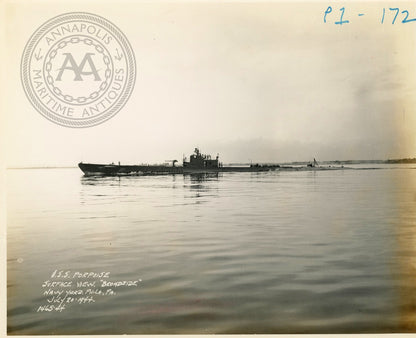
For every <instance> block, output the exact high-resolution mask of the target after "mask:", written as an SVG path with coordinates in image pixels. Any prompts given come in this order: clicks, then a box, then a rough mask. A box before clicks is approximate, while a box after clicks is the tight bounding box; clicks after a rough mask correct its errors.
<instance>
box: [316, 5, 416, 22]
mask: <svg viewBox="0 0 416 338" xmlns="http://www.w3.org/2000/svg"><path fill="white" fill-rule="evenodd" d="M365 14H366V13H352V12H348V13H347V9H346V8H345V7H341V8H339V11H337V10H336V9H333V8H332V7H331V6H328V7H327V8H326V10H325V12H324V15H323V19H324V23H327V22H329V21H330V20H333V23H334V24H336V25H340V26H342V25H344V24H347V23H350V22H351V20H350V19H349V18H354V17H363V16H365ZM409 16H410V13H409V11H408V10H407V9H403V8H398V7H394V8H392V7H389V8H383V9H382V10H381V11H380V23H381V24H384V22H385V21H386V22H390V23H391V24H392V25H394V24H395V23H410V22H416V18H413V17H409ZM347 18H348V19H347Z"/></svg>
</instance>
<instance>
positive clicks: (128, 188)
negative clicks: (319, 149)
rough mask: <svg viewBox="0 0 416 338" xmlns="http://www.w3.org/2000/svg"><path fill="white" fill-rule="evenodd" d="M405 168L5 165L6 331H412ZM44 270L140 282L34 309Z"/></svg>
mask: <svg viewBox="0 0 416 338" xmlns="http://www.w3.org/2000/svg"><path fill="white" fill-rule="evenodd" d="M415 191H416V170H411V169H406V167H405V166H403V167H401V169H394V170H360V171H354V170H352V171H322V172H281V173H279V172H270V173H268V172H267V173H223V174H219V175H218V174H217V175H215V174H214V175H202V176H201V175H198V176H195V175H176V176H175V175H172V176H169V175H167V176H134V177H129V176H123V177H100V176H87V177H85V176H82V175H81V173H80V172H79V170H77V169H48V170H46V169H45V170H10V171H9V172H8V238H7V241H8V248H7V250H8V264H7V269H8V277H7V283H8V288H7V290H8V332H9V334H52V333H55V334H104V333H107V334H123V333H126V334H139V333H142V334H144V333H148V334H151V333H171V334H173V333H318V332H319V333H329V332H335V333H339V332H344V333H348V332H397V331H404V332H412V331H415V319H416V318H415V305H414V304H415V301H416V296H415V295H416V294H415V287H416V286H415V284H414V271H415V268H416V263H415V257H416V256H415V250H416V249H415V248H416V246H415V244H416V232H415V225H416V217H415V216H416V208H415V204H416V196H415ZM54 269H69V270H72V271H91V270H92V271H110V272H111V274H112V276H113V277H114V278H116V279H125V280H134V279H139V278H140V279H141V280H142V281H143V282H142V283H141V284H140V287H138V288H125V289H123V290H120V291H119V292H118V293H117V295H116V296H114V297H112V298H103V299H101V300H100V301H99V302H96V303H94V304H86V305H84V306H72V307H69V308H68V309H67V310H65V311H64V312H62V313H58V312H51V313H37V312H36V311H35V310H36V308H37V306H38V305H39V303H40V302H41V301H42V299H43V298H42V288H41V285H42V282H43V281H44V280H45V279H47V278H48V276H50V273H51V271H53V270H54Z"/></svg>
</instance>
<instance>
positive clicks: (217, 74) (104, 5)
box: [2, 0, 416, 167]
mask: <svg viewBox="0 0 416 338" xmlns="http://www.w3.org/2000/svg"><path fill="white" fill-rule="evenodd" d="M115 3H116V2H114V3H113V4H112V3H111V2H108V1H106V2H99V1H89V2H88V1H84V2H81V1H72V2H66V1H53V2H52V1H36V0H35V1H30V2H29V1H10V0H9V1H6V5H5V7H6V12H5V16H6V23H5V24H6V46H7V50H6V51H5V52H4V53H5V56H4V57H5V60H6V62H5V63H6V67H5V68H6V73H5V77H6V81H3V88H2V92H3V93H5V102H3V108H2V110H3V112H2V114H3V117H5V118H4V120H5V123H4V124H3V126H2V127H3V130H4V133H3V134H4V139H5V142H6V145H5V149H6V152H5V156H6V165H7V166H9V167H16V166H55V165H56V166H73V165H76V164H77V163H78V162H80V161H83V162H99V163H110V162H117V161H121V163H125V164H128V163H129V164H136V163H162V162H164V161H165V160H171V159H178V160H181V159H182V156H183V154H185V155H189V154H190V153H191V152H192V151H193V149H194V148H195V147H197V146H198V147H199V148H200V149H201V151H202V152H204V153H209V154H212V155H216V154H217V153H219V154H220V158H221V160H222V161H223V162H224V163H229V162H248V161H253V162H287V161H308V160H311V159H313V158H316V159H317V160H348V159H388V158H404V157H416V133H415V129H416V96H415V95H414V94H415V93H416V58H415V56H416V34H415V32H416V30H415V27H416V22H413V23H406V24H403V23H401V19H400V17H399V18H398V19H397V21H396V23H395V24H394V25H393V24H392V19H393V17H394V13H393V12H392V11H390V10H388V6H387V11H386V12H385V21H384V23H383V24H381V18H382V13H383V3H370V2H344V3H342V6H344V8H345V12H344V19H345V20H346V19H348V20H349V21H350V22H349V23H348V24H343V25H337V24H335V23H334V22H335V21H337V20H339V17H340V13H341V12H340V8H341V3H340V2H333V3H328V2H325V3H322V2H311V1H309V2H292V3H288V2H269V3H254V2H247V1H246V2H237V1H231V2H222V3H220V2H202V1H195V2H175V1H169V2H162V1H154V2H149V1H147V2H139V1H136V2H134V1H118V2H117V5H114V4H115ZM329 4H330V5H331V6H332V9H333V11H332V13H330V14H328V15H327V17H326V19H327V22H326V23H324V13H325V10H326V9H327V7H328V5H329ZM384 6H385V5H384ZM395 6H397V7H400V8H401V9H403V10H404V9H407V10H409V13H410V16H411V17H416V6H415V5H413V4H411V3H410V2H404V3H400V2H399V3H395ZM71 11H85V12H91V13H94V14H97V15H100V16H103V17H105V18H106V19H108V20H109V21H111V22H113V23H114V24H116V25H117V26H118V27H119V28H120V29H121V30H122V31H123V32H124V34H125V35H126V37H127V38H128V40H129V42H130V44H131V45H132V48H133V50H134V53H135V57H136V63H137V77H136V84H135V88H134V91H133V93H132V95H131V97H130V99H129V101H128V102H127V104H126V105H125V106H124V108H123V109H122V110H121V111H120V112H119V113H118V114H117V115H116V116H115V117H113V118H112V119H110V120H108V121H106V122H105V123H103V124H101V125H98V126H95V127H91V128H85V129H72V128H65V127H62V126H59V125H56V124H54V123H52V122H50V121H49V120H47V119H45V118H44V117H43V116H41V115H40V114H39V113H38V112H37V111H36V110H35V109H34V108H33V107H32V106H31V104H30V102H29V101H28V100H27V98H26V97H25V94H24V91H23V88H22V85H21V82H20V60H21V56H22V52H23V49H24V47H25V44H26V42H27V41H28V39H29V37H30V36H31V34H32V33H33V32H34V31H35V30H36V29H37V28H38V27H39V26H40V25H42V24H43V23H44V22H45V21H47V20H48V19H50V18H52V17H54V16H56V15H59V14H62V13H65V12H71ZM359 13H363V14H365V15H363V16H358V14H359ZM400 15H401V14H400ZM412 15H413V16H412Z"/></svg>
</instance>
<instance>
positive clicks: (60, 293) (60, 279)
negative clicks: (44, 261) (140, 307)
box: [36, 270, 142, 312]
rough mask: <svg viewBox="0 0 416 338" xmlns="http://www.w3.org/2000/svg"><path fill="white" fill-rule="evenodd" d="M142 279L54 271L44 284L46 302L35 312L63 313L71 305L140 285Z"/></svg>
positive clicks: (89, 301)
mask: <svg viewBox="0 0 416 338" xmlns="http://www.w3.org/2000/svg"><path fill="white" fill-rule="evenodd" d="M141 281H142V280H141V279H138V280H110V272H80V271H71V270H55V271H53V272H52V273H51V275H50V277H49V279H47V280H44V281H43V283H42V285H41V287H42V295H43V296H44V297H45V302H44V303H43V304H41V305H40V306H38V308H37V310H36V312H52V311H57V312H62V311H64V310H65V309H67V308H68V307H69V306H70V305H71V304H90V303H95V302H96V301H98V299H99V298H100V297H111V296H115V295H116V294H117V292H118V291H119V290H121V289H122V288H127V287H137V286H139V283H140V282H141Z"/></svg>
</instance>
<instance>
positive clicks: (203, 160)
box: [183, 148, 220, 169]
mask: <svg viewBox="0 0 416 338" xmlns="http://www.w3.org/2000/svg"><path fill="white" fill-rule="evenodd" d="M218 159H219V155H217V157H216V158H215V160H214V159H211V155H204V154H201V152H200V151H199V149H198V148H195V150H194V153H193V154H192V155H191V156H190V157H189V162H187V161H186V157H185V158H184V159H183V167H184V168H201V169H202V168H219V166H220V163H219V162H218Z"/></svg>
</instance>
